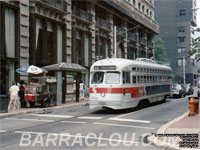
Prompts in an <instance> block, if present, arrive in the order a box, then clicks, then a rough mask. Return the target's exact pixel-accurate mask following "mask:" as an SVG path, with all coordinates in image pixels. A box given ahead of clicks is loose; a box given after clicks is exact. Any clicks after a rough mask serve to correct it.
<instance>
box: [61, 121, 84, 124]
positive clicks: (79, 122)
mask: <svg viewBox="0 0 200 150" xmlns="http://www.w3.org/2000/svg"><path fill="white" fill-rule="evenodd" d="M61 122H63V123H77V124H86V123H87V122H81V121H61Z"/></svg>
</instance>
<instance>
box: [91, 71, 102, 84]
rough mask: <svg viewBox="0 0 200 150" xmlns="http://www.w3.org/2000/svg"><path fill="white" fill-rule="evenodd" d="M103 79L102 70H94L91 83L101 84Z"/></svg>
mask: <svg viewBox="0 0 200 150" xmlns="http://www.w3.org/2000/svg"><path fill="white" fill-rule="evenodd" d="M103 79H104V72H95V73H94V75H93V77H92V81H91V83H92V84H102V83H103Z"/></svg>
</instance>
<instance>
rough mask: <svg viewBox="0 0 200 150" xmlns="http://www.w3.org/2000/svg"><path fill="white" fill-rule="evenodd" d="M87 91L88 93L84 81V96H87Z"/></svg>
mask: <svg viewBox="0 0 200 150" xmlns="http://www.w3.org/2000/svg"><path fill="white" fill-rule="evenodd" d="M86 93H87V88H86V85H85V81H83V98H85V96H86Z"/></svg>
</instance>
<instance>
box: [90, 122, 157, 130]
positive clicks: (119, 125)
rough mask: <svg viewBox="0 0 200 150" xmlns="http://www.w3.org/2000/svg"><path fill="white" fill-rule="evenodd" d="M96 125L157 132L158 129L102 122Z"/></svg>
mask: <svg viewBox="0 0 200 150" xmlns="http://www.w3.org/2000/svg"><path fill="white" fill-rule="evenodd" d="M94 124H96V125H105V126H116V127H126V128H139V129H148V130H155V129H156V128H150V127H141V126H130V125H122V124H112V123H100V122H95V123H94Z"/></svg>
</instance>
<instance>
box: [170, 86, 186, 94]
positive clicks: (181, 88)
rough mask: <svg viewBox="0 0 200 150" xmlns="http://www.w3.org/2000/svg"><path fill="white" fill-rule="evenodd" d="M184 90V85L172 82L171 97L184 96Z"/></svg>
mask: <svg viewBox="0 0 200 150" xmlns="http://www.w3.org/2000/svg"><path fill="white" fill-rule="evenodd" d="M185 95H186V90H185V87H184V86H183V85H181V84H174V85H173V86H172V94H171V97H185Z"/></svg>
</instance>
